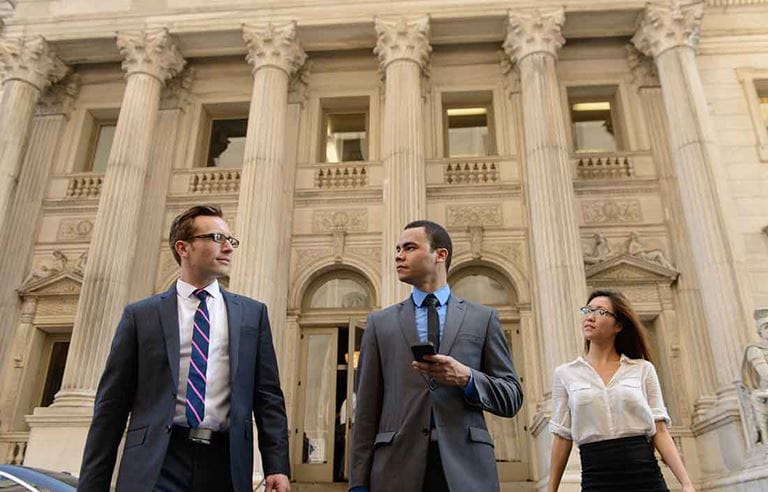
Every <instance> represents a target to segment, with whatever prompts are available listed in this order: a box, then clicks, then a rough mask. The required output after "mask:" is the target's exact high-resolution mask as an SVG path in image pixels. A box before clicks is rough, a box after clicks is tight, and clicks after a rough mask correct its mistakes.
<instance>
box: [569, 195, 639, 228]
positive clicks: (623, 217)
mask: <svg viewBox="0 0 768 492" xmlns="http://www.w3.org/2000/svg"><path fill="white" fill-rule="evenodd" d="M581 214H582V216H583V217H584V223H585V224H590V225H592V224H631V223H640V222H642V221H643V211H642V207H641V205H640V200H588V201H583V202H582V203H581Z"/></svg>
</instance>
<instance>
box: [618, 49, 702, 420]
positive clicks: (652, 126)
mask: <svg viewBox="0 0 768 492" xmlns="http://www.w3.org/2000/svg"><path fill="white" fill-rule="evenodd" d="M627 61H628V63H629V67H630V70H631V71H632V79H633V83H634V85H635V86H636V87H637V90H638V93H639V95H640V100H641V102H642V106H643V111H644V113H645V118H646V126H647V127H648V130H649V132H650V135H649V137H650V142H651V152H652V153H653V159H654V161H655V162H656V164H657V166H658V172H659V184H660V186H661V192H662V197H663V199H664V203H665V208H666V209H667V210H668V211H669V212H668V213H667V223H668V225H669V233H670V239H671V241H670V243H671V244H672V249H673V260H674V264H675V265H676V267H677V270H678V271H679V272H680V276H679V277H678V278H677V282H676V284H675V288H674V294H675V300H676V302H675V310H676V314H677V316H676V318H677V320H678V326H679V329H680V332H681V334H682V336H683V337H684V339H685V340H687V341H689V342H690V343H691V344H693V346H694V347H695V349H694V350H685V351H682V354H681V356H682V357H683V360H684V361H685V362H689V363H687V364H685V366H686V367H692V368H695V369H694V370H693V372H692V373H691V376H692V375H693V374H695V375H696V376H695V380H696V383H697V388H696V390H697V393H698V396H699V397H703V396H704V395H714V394H715V389H716V385H715V379H714V374H713V368H712V367H711V364H710V363H709V357H708V356H707V355H706V354H710V353H711V351H712V349H711V347H710V340H709V336H708V334H707V332H706V331H703V332H702V330H700V327H702V326H704V325H705V323H706V322H705V319H704V315H703V312H704V307H703V303H702V300H701V292H700V290H699V285H700V281H699V279H698V278H697V277H698V276H697V273H696V267H695V265H694V263H693V248H691V244H692V243H691V241H690V239H689V238H688V231H687V230H686V228H685V220H684V217H685V213H684V210H683V204H682V201H681V198H680V180H679V179H678V176H677V173H676V172H675V168H674V166H673V163H672V156H671V155H670V150H669V141H668V138H667V136H668V135H669V129H668V126H667V115H666V111H665V109H664V101H663V99H662V96H661V86H660V82H659V78H658V73H657V72H656V66H655V64H654V63H653V60H652V59H650V58H648V57H646V56H644V55H643V54H642V53H640V52H639V51H637V49H635V48H634V46H629V47H628V53H627ZM679 383H683V381H679ZM689 403H694V402H689ZM697 406H699V405H697Z"/></svg>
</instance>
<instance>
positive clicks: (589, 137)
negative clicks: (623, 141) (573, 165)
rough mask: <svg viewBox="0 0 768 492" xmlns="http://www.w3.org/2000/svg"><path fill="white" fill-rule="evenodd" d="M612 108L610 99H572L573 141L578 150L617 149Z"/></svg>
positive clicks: (598, 150)
mask: <svg viewBox="0 0 768 492" xmlns="http://www.w3.org/2000/svg"><path fill="white" fill-rule="evenodd" d="M612 110H613V103H612V102H611V101H610V100H605V99H601V100H592V101H584V100H582V101H579V102H573V101H571V121H572V124H573V141H574V146H575V147H576V150H577V151H579V152H600V151H611V152H612V151H615V150H616V138H615V136H614V128H613V118H612V116H613V115H612Z"/></svg>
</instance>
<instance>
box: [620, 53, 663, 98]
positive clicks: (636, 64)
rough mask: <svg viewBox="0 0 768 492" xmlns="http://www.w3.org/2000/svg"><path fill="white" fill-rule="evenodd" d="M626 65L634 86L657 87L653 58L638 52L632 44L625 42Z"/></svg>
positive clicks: (656, 72)
mask: <svg viewBox="0 0 768 492" xmlns="http://www.w3.org/2000/svg"><path fill="white" fill-rule="evenodd" d="M627 65H629V70H630V72H631V73H632V83H633V84H634V85H635V86H636V87H659V86H660V85H661V83H660V82H659V72H658V70H657V69H656V63H654V61H653V58H650V57H648V56H645V55H644V54H642V53H640V51H638V49H637V48H635V46H634V45H633V44H631V43H630V44H627Z"/></svg>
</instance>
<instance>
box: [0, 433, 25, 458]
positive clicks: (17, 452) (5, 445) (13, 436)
mask: <svg viewBox="0 0 768 492" xmlns="http://www.w3.org/2000/svg"><path fill="white" fill-rule="evenodd" d="M28 440H29V433H27V432H8V433H5V434H4V435H2V436H0V449H4V450H5V452H4V453H3V455H2V460H3V461H2V463H5V464H8V465H22V464H23V463H24V454H25V453H26V451H27V441H28Z"/></svg>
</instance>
